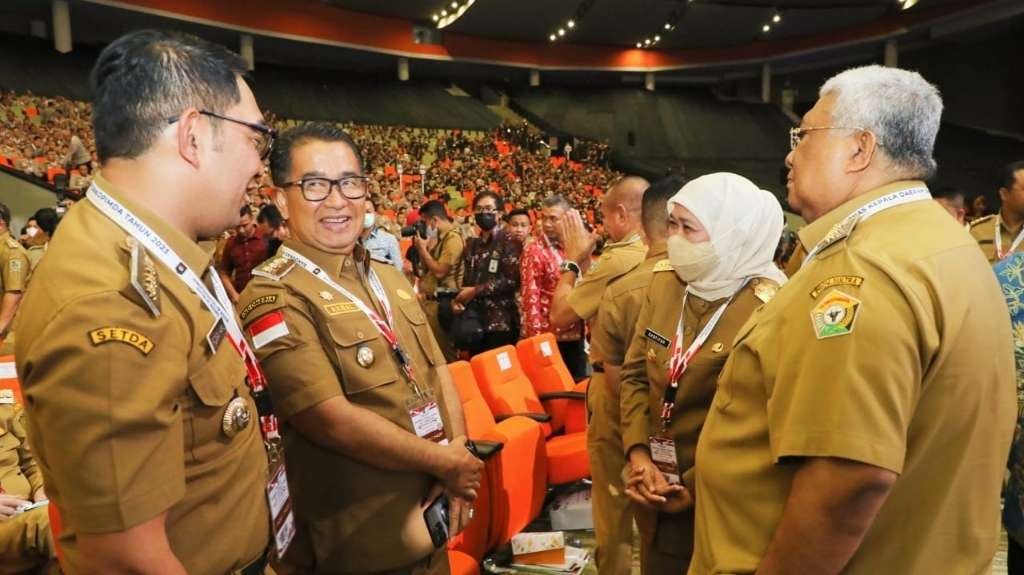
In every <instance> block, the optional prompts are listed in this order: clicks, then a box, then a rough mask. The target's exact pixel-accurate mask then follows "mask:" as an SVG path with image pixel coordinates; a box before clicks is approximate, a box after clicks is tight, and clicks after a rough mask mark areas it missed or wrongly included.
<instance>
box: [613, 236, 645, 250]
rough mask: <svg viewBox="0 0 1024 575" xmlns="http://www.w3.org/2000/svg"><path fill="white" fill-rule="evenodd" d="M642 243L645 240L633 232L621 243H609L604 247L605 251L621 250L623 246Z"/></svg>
mask: <svg viewBox="0 0 1024 575" xmlns="http://www.w3.org/2000/svg"><path fill="white" fill-rule="evenodd" d="M640 241H643V238H642V237H640V234H638V233H636V232H633V233H632V234H630V235H629V236H627V237H626V239H624V240H622V241H621V242H608V243H607V244H605V245H604V247H605V249H612V248H621V247H623V246H628V245H632V244H635V243H637V242H640Z"/></svg>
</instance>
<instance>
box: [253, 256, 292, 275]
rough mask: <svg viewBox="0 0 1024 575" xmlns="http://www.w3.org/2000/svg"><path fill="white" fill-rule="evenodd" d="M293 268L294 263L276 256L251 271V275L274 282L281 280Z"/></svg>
mask: <svg viewBox="0 0 1024 575" xmlns="http://www.w3.org/2000/svg"><path fill="white" fill-rule="evenodd" d="M294 267H295V262H293V261H291V260H290V259H288V258H285V257H281V256H278V257H276V258H271V259H269V260H267V261H265V262H263V263H262V264H260V265H259V266H258V267H257V268H256V269H254V270H252V275H254V276H260V277H262V278H267V279H270V280H274V281H280V280H281V278H283V277H284V276H285V274H287V273H288V272H290V271H292V268H294Z"/></svg>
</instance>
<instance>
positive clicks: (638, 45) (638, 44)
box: [636, 42, 644, 48]
mask: <svg viewBox="0 0 1024 575" xmlns="http://www.w3.org/2000/svg"><path fill="white" fill-rule="evenodd" d="M636 47H637V48H643V47H644V45H643V44H641V43H640V42H637V43H636Z"/></svg>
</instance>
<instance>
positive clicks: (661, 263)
mask: <svg viewBox="0 0 1024 575" xmlns="http://www.w3.org/2000/svg"><path fill="white" fill-rule="evenodd" d="M654 271H655V272H670V271H672V264H671V263H670V262H669V261H668V258H666V259H663V260H658V263H656V264H654Z"/></svg>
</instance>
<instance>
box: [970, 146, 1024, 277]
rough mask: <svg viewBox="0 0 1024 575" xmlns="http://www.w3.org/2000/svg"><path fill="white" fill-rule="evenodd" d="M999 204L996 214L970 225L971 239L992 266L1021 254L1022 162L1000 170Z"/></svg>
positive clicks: (1023, 227) (1023, 218)
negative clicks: (1006, 258) (997, 233)
mask: <svg viewBox="0 0 1024 575" xmlns="http://www.w3.org/2000/svg"><path fill="white" fill-rule="evenodd" d="M999 201H1000V202H1002V205H1001V207H1000V208H999V213H998V214H994V215H990V216H985V217H982V218H978V219H976V220H974V221H972V222H971V235H972V236H973V237H974V239H975V240H977V242H978V245H979V246H981V251H982V252H984V254H985V257H986V258H987V259H988V261H989V263H992V264H994V263H996V262H997V261H999V260H1001V259H1003V258H1005V257H1006V256H1008V255H1010V254H1012V253H1014V252H1020V251H1024V161H1021V162H1013V163H1011V164H1009V165H1007V166H1006V167H1005V168H1003V175H1002V185H1001V186H1000V188H999ZM996 230H999V235H998V236H997V235H996Z"/></svg>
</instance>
